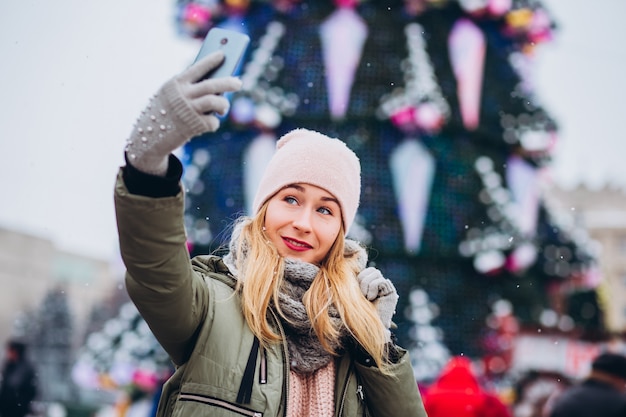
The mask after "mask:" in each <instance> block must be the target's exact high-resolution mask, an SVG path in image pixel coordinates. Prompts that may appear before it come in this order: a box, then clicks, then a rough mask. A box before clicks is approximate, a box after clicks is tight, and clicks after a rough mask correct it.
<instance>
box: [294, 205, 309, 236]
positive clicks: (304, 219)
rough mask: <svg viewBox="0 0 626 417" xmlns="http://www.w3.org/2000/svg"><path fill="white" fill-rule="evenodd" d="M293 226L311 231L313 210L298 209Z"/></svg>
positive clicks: (304, 230)
mask: <svg viewBox="0 0 626 417" xmlns="http://www.w3.org/2000/svg"><path fill="white" fill-rule="evenodd" d="M292 223H293V226H294V227H295V228H297V229H299V230H301V231H303V232H309V231H311V212H310V210H307V209H304V208H303V209H302V210H298V214H297V215H296V216H295V217H294V219H293V222H292Z"/></svg>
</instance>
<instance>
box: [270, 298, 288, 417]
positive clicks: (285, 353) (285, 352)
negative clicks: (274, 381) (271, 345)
mask: <svg viewBox="0 0 626 417" xmlns="http://www.w3.org/2000/svg"><path fill="white" fill-rule="evenodd" d="M269 310H270V312H271V313H272V317H274V322H275V323H276V326H277V327H278V330H279V331H280V336H281V337H282V339H283V341H282V343H281V344H282V347H283V356H284V357H285V362H284V363H283V376H284V378H285V403H284V407H285V412H284V414H285V415H287V399H288V398H289V349H288V348H287V336H286V335H285V330H284V329H283V326H282V325H281V324H280V320H278V317H277V316H276V313H275V312H274V310H272V309H269Z"/></svg>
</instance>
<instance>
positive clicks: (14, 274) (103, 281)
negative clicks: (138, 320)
mask: <svg viewBox="0 0 626 417" xmlns="http://www.w3.org/2000/svg"><path fill="white" fill-rule="evenodd" d="M118 283H119V282H118V279H116V276H115V274H114V272H113V268H112V267H111V265H110V263H109V262H107V261H103V260H100V259H93V258H89V257H85V256H81V255H78V254H74V253H69V252H65V251H62V250H59V249H58V248H56V247H55V245H54V244H53V242H51V241H50V240H49V239H46V238H43V237H38V236H34V235H30V234H27V233H23V232H20V231H16V230H9V229H6V228H2V227H0V287H1V288H2V289H3V290H2V291H0V343H2V344H4V343H5V341H6V340H7V339H8V338H10V337H12V336H15V335H18V336H20V335H19V332H20V329H23V328H28V326H29V325H28V323H26V322H27V321H29V320H32V319H33V318H34V317H37V316H38V315H40V314H41V310H42V304H43V300H44V299H45V298H46V295H47V294H49V293H50V292H52V291H59V292H61V293H63V294H66V295H67V304H68V308H69V311H70V314H71V317H72V329H73V331H72V345H73V346H75V347H76V346H78V344H79V343H80V342H81V340H82V339H81V338H82V336H83V335H84V329H85V326H86V324H87V320H88V317H89V314H90V312H91V310H92V308H93V306H94V305H95V304H97V303H98V302H99V301H100V300H102V299H103V298H104V297H106V296H108V295H109V294H110V293H111V291H112V289H113V288H115V287H116V286H117V285H118ZM16 333H17V334H16Z"/></svg>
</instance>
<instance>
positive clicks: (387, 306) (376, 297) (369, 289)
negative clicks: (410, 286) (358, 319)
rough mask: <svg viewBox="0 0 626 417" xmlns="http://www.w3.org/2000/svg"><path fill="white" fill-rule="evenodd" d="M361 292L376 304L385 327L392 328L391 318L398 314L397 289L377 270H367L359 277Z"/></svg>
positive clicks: (370, 268)
mask: <svg viewBox="0 0 626 417" xmlns="http://www.w3.org/2000/svg"><path fill="white" fill-rule="evenodd" d="M357 280H358V281H359V286H360V287H361V292H362V293H363V295H364V296H365V298H367V299H368V300H369V301H371V302H373V303H375V304H376V310H377V311H378V315H379V316H380V320H381V321H382V322H383V324H384V325H385V327H386V328H387V329H389V328H390V327H391V318H392V317H393V315H394V313H395V312H396V305H397V303H398V293H397V292H396V287H394V285H393V283H392V282H391V281H390V280H388V279H387V278H385V277H383V274H382V273H381V272H380V271H379V270H378V269H376V268H372V267H369V268H365V269H364V270H362V271H361V272H360V273H359V274H358V275H357Z"/></svg>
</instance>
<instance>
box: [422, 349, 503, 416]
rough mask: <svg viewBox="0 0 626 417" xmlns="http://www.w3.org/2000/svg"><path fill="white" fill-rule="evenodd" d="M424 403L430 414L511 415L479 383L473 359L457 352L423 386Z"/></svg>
mask: <svg viewBox="0 0 626 417" xmlns="http://www.w3.org/2000/svg"><path fill="white" fill-rule="evenodd" d="M424 406H425V408H426V412H427V413H428V416H429V417H451V416H454V417H511V412H510V411H509V409H508V408H507V406H506V405H505V404H504V403H503V402H502V401H501V400H500V399H499V398H498V396H497V395H496V394H495V393H492V392H489V391H487V390H486V389H484V388H483V387H482V386H481V385H480V383H479V381H478V378H477V377H476V375H475V374H474V372H473V371H472V363H471V362H470V361H469V360H468V359H466V358H464V357H460V356H457V357H454V358H452V359H451V360H450V361H449V362H448V363H447V364H446V366H445V367H444V368H443V370H442V371H441V373H440V375H439V377H438V378H437V380H436V381H435V382H434V383H433V384H432V385H431V386H430V387H429V388H428V389H427V390H426V392H425V394H424Z"/></svg>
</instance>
